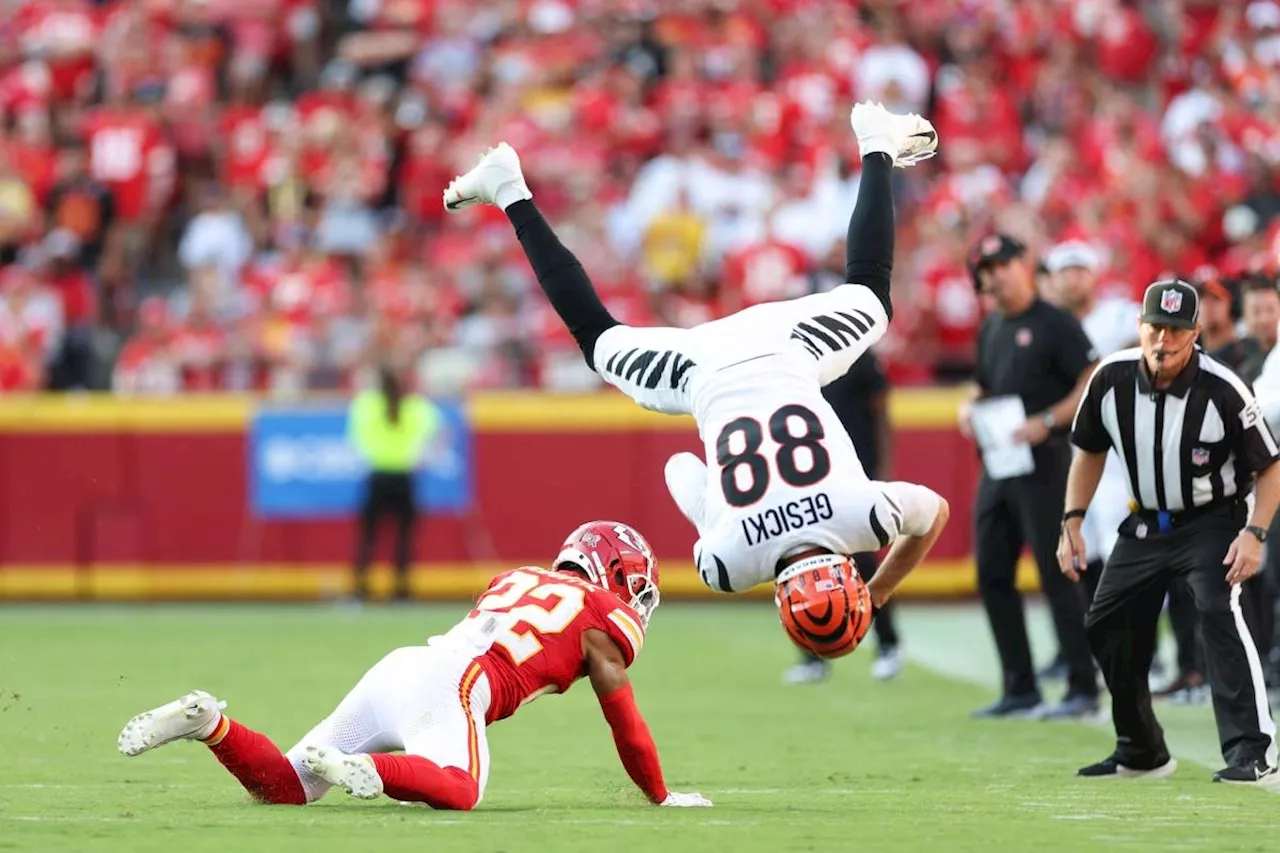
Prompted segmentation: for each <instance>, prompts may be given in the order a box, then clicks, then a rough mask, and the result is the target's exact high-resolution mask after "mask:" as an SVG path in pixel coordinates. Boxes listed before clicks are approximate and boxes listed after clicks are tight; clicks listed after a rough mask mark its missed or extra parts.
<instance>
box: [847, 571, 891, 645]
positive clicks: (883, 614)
mask: <svg viewBox="0 0 1280 853" xmlns="http://www.w3.org/2000/svg"><path fill="white" fill-rule="evenodd" d="M853 564H854V565H855V566H857V568H858V574H859V575H861V576H862V579H863V580H864V581H869V580H871V579H872V578H873V577H875V574H876V569H878V568H879V567H880V561H879V560H878V559H876V555H875V554H872V553H870V552H865V553H861V554H854V555H853ZM895 611H896V608H895V607H894V604H893V602H892V601H886V602H885V604H884V607H881V608H880V610H879V612H878V613H876V621H875V622H873V623H871V624H872V626H873V627H874V629H875V632H876V643H877V644H878V645H879V646H880V648H881V649H892V648H894V647H896V646H897V645H898V628H897V625H896V624H895V617H894V613H895Z"/></svg>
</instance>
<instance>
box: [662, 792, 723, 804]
mask: <svg viewBox="0 0 1280 853" xmlns="http://www.w3.org/2000/svg"><path fill="white" fill-rule="evenodd" d="M658 805H660V806H674V807H676V808H706V807H708V806H710V805H711V801H710V800H708V799H707V798H706V797H704V796H702V795H701V794H696V793H695V794H678V793H676V792H675V791H668V792H667V798H666V799H665V800H663V801H662V802H660V803H658Z"/></svg>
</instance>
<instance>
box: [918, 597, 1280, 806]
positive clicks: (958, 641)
mask: <svg viewBox="0 0 1280 853" xmlns="http://www.w3.org/2000/svg"><path fill="white" fill-rule="evenodd" d="M899 616H900V619H901V624H902V627H901V633H902V643H903V649H904V650H905V651H906V653H907V657H908V658H909V659H910V660H911V661H912V662H914V663H917V664H919V665H920V666H922V667H924V668H925V669H928V670H931V671H933V672H935V673H937V674H938V675H941V676H943V677H945V678H950V679H952V680H955V681H964V682H967V683H969V684H976V685H980V686H982V687H989V688H991V690H992V695H991V698H992V699H995V698H996V697H997V695H998V692H997V691H998V690H999V686H1000V664H999V661H998V659H997V657H996V650H995V643H994V641H993V640H992V639H991V630H990V628H989V626H988V625H987V618H986V615H985V613H984V612H983V611H982V609H981V608H980V607H978V606H977V605H961V606H955V605H946V606H916V607H904V608H902V609H901V610H900V611H899ZM1027 631H1028V633H1029V634H1030V635H1031V647H1032V649H1033V650H1035V651H1036V652H1037V654H1036V655H1035V659H1036V660H1038V661H1043V660H1045V659H1047V658H1048V657H1049V656H1050V654H1051V653H1052V651H1053V650H1055V649H1056V648H1057V640H1056V639H1055V638H1054V636H1053V624H1052V622H1051V621H1050V619H1049V614H1048V611H1047V609H1046V608H1045V607H1044V605H1043V604H1042V603H1039V602H1028V604H1027ZM1046 688H1047V689H1046ZM1041 692H1042V693H1044V694H1045V699H1046V700H1049V701H1053V700H1054V699H1057V698H1058V694H1059V693H1060V692H1061V687H1060V685H1052V686H1047V685H1041ZM1103 700H1104V710H1105V701H1106V691H1105V690H1103ZM1158 713H1159V708H1157V714H1158ZM1204 720H1205V724H1204V727H1203V734H1197V735H1194V736H1190V737H1189V736H1187V735H1186V734H1185V733H1172V732H1169V731H1168V730H1166V732H1165V736H1166V738H1167V739H1168V741H1169V746H1170V747H1171V749H1172V751H1173V753H1174V755H1175V756H1176V757H1177V758H1179V759H1185V760H1187V761H1192V762H1194V763H1196V764H1200V765H1203V766H1204V767H1208V768H1209V769H1211V770H1217V769H1218V768H1220V767H1221V766H1222V753H1221V751H1220V749H1219V746H1218V741H1217V729H1216V728H1215V726H1214V722H1213V712H1212V711H1211V710H1210V709H1209V708H1208V707H1206V708H1205V709H1204ZM1087 724H1088V725H1090V726H1093V727H1095V728H1098V729H1101V730H1105V731H1107V732H1110V731H1111V730H1112V729H1111V719H1110V715H1109V714H1107V715H1106V716H1105V717H1104V718H1103V719H1100V720H1093V721H1089V722H1088V723H1087ZM1043 725H1055V723H1053V722H1045V723H1044V724H1043ZM1093 757H1094V756H1087V755H1086V756H1081V758H1082V759H1085V760H1088V759H1091V758H1093ZM1267 790H1270V791H1272V792H1273V793H1280V789H1278V788H1275V787H1268V788H1267Z"/></svg>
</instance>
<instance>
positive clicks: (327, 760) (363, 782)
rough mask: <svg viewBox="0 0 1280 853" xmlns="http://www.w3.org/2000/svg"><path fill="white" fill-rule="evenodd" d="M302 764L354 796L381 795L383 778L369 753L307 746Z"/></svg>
mask: <svg viewBox="0 0 1280 853" xmlns="http://www.w3.org/2000/svg"><path fill="white" fill-rule="evenodd" d="M302 766H303V767H305V768H307V769H308V770H310V771H311V772H312V773H314V774H316V775H317V776H319V777H320V778H321V779H324V780H325V781H326V782H328V783H329V784H330V785H333V786H334V787H337V788H341V789H342V790H344V791H346V792H347V793H348V794H350V795H351V796H353V797H359V798H360V799H362V800H372V799H375V798H376V797H379V796H381V795H382V777H381V776H379V775H378V770H377V768H375V767H374V766H373V759H372V758H370V757H369V756H367V755H364V754H360V755H347V754H346V753H345V752H343V751H342V750H340V749H335V748H334V747H328V746H308V747H307V754H306V755H304V756H303V757H302Z"/></svg>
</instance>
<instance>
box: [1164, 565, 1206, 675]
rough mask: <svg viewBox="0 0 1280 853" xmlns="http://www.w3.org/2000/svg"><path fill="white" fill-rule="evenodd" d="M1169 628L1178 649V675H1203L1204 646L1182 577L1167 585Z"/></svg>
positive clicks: (1193, 604)
mask: <svg viewBox="0 0 1280 853" xmlns="http://www.w3.org/2000/svg"><path fill="white" fill-rule="evenodd" d="M1169 627H1170V628H1172V629H1173V640H1174V643H1175V644H1176V645H1177V647H1178V649H1177V651H1178V674H1179V675H1189V674H1190V673H1193V672H1194V673H1197V674H1199V675H1204V644H1203V642H1202V641H1201V638H1200V618H1199V617H1198V616H1196V600H1195V597H1194V596H1193V595H1192V594H1191V590H1190V588H1189V587H1188V586H1187V580H1186V578H1184V577H1180V576H1179V577H1175V578H1173V580H1172V581H1170V583H1169Z"/></svg>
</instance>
